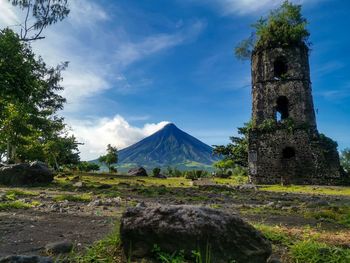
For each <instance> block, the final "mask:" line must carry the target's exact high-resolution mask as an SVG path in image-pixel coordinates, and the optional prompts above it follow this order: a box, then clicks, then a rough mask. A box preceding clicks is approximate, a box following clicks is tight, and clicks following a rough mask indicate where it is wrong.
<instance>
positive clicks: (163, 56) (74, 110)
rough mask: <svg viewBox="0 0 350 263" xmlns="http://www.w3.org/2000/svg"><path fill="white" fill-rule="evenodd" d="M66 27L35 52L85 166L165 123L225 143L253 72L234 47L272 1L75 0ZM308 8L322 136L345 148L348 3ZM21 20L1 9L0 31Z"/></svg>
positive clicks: (349, 90) (247, 105)
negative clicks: (60, 99) (58, 87)
mask: <svg viewBox="0 0 350 263" xmlns="http://www.w3.org/2000/svg"><path fill="white" fill-rule="evenodd" d="M70 2H71V9H72V12H71V14H70V17H69V18H68V19H67V20H65V21H64V22H62V23H60V24H57V25H55V26H53V27H51V28H50V29H48V30H46V31H45V36H46V39H44V40H41V41H37V42H36V43H33V48H34V51H35V52H37V53H38V54H40V55H42V56H43V57H44V59H45V60H46V61H47V62H48V63H49V64H51V65H55V64H57V63H59V62H61V61H70V66H69V68H68V70H67V71H66V72H65V74H64V82H63V83H64V86H65V87H66V90H65V91H64V95H65V96H66V97H67V99H68V104H67V105H66V108H65V110H64V111H63V113H62V114H63V115H64V116H65V118H66V120H67V122H68V123H69V125H70V126H71V127H72V129H73V132H74V133H75V134H76V135H77V137H78V138H79V140H80V141H82V142H84V143H85V145H84V146H82V147H81V151H82V158H83V159H92V158H94V157H96V156H98V155H99V154H101V153H102V152H103V151H104V149H105V146H106V144H107V143H112V144H114V145H117V146H118V147H120V148H123V147H126V146H128V145H130V144H132V143H134V142H136V141H138V140H139V139H141V138H143V137H145V136H147V135H150V134H151V133H153V132H155V131H156V130H158V129H159V128H161V127H162V126H164V124H165V123H166V122H173V123H175V124H176V125H177V126H178V127H179V128H181V129H183V130H184V131H186V132H188V133H190V134H191V135H193V136H195V137H197V138H199V139H201V140H202V141H203V142H205V143H207V144H209V145H213V144H224V143H227V142H228V137H229V136H232V135H234V134H236V127H239V126H242V125H243V123H244V122H246V121H248V120H249V119H250V115H251V95H250V92H251V87H250V63H249V62H242V61H238V60H237V59H236V58H235V57H234V55H233V48H234V46H235V45H236V44H237V42H239V41H240V40H242V39H243V38H245V37H247V36H249V34H250V32H251V28H250V25H251V24H252V23H254V22H255V21H256V20H257V19H258V18H259V17H260V16H262V15H264V14H266V13H267V12H268V10H269V9H271V8H274V7H276V6H278V5H279V4H280V3H281V2H282V1H277V0H259V1H257V0H239V1H238V0H216V1H214V0H167V1H164V0H118V1H110V0H109V1H108V0H100V1H97V0H95V1H93V0H71V1H70ZM294 2H297V3H302V4H303V5H304V8H303V13H304V15H305V16H306V17H307V18H308V20H309V22H310V25H309V29H310V31H311V39H310V40H311V42H312V43H313V45H312V52H311V56H310V64H311V77H312V82H313V96H314V103H315V108H317V109H318V115H317V121H318V128H319V130H320V132H323V133H325V134H326V135H328V136H330V137H332V138H333V139H335V140H336V141H338V143H339V145H340V149H343V148H345V147H350V137H349V136H348V131H349V130H350V123H349V117H348V114H350V106H349V103H350V77H349V73H350V72H349V61H350V52H349V42H350V35H349V34H348V28H349V26H350V16H349V15H348V13H349V11H350V2H348V1H341V0H304V1H294ZM22 16H23V14H21V13H20V12H19V11H18V10H16V9H14V8H13V7H11V6H10V5H8V4H7V1H6V0H0V25H1V26H5V25H7V26H11V27H12V28H13V29H15V30H17V27H16V26H14V25H15V24H16V22H18V21H21V19H22Z"/></svg>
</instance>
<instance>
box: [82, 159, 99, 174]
mask: <svg viewBox="0 0 350 263" xmlns="http://www.w3.org/2000/svg"><path fill="white" fill-rule="evenodd" d="M77 168H78V170H79V171H81V172H94V171H98V170H100V166H99V165H98V164H97V163H90V162H85V161H84V162H79V164H78V165H77Z"/></svg>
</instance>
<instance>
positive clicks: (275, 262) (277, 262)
mask: <svg viewBox="0 0 350 263" xmlns="http://www.w3.org/2000/svg"><path fill="white" fill-rule="evenodd" d="M267 263H282V261H281V260H279V259H278V258H276V257H271V258H270V259H269V260H268V261H267Z"/></svg>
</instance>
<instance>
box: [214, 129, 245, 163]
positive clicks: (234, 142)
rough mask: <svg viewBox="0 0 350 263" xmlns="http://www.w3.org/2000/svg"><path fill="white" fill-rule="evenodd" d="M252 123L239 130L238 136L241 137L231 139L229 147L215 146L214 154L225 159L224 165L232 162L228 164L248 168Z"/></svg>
mask: <svg viewBox="0 0 350 263" xmlns="http://www.w3.org/2000/svg"><path fill="white" fill-rule="evenodd" d="M250 127H251V123H246V124H245V126H244V127H241V128H238V134H240V135H241V137H230V140H231V143H229V144H228V145H214V154H216V155H218V156H221V157H223V163H220V164H219V165H221V164H223V165H224V164H225V162H226V161H228V160H230V161H232V162H233V163H231V162H228V163H227V164H229V165H231V164H232V166H236V165H238V166H241V167H248V132H249V129H250Z"/></svg>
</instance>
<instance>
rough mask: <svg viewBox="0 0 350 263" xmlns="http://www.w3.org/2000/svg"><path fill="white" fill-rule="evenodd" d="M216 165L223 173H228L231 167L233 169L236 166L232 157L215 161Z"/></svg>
mask: <svg viewBox="0 0 350 263" xmlns="http://www.w3.org/2000/svg"><path fill="white" fill-rule="evenodd" d="M214 167H215V168H217V169H219V170H220V172H221V173H222V174H226V173H227V171H228V170H229V169H233V168H234V167H235V163H234V161H233V160H230V159H226V160H220V161H217V162H216V163H214Z"/></svg>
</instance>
